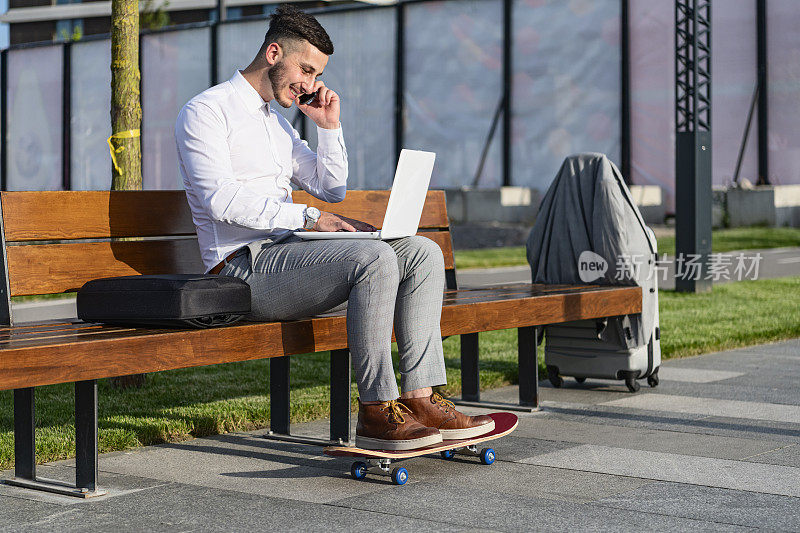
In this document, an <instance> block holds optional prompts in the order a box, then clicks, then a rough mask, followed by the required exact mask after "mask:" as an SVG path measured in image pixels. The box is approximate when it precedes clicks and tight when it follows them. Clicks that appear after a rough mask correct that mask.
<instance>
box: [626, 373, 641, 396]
mask: <svg viewBox="0 0 800 533" xmlns="http://www.w3.org/2000/svg"><path fill="white" fill-rule="evenodd" d="M638 374H639V373H638V372H626V373H625V386H626V387H628V390H629V391H631V392H638V390H639V388H640V386H639V382H638V381H636V377H637V376H638Z"/></svg>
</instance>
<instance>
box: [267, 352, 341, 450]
mask: <svg viewBox="0 0 800 533" xmlns="http://www.w3.org/2000/svg"><path fill="white" fill-rule="evenodd" d="M342 352H344V354H345V355H344V356H343V355H342ZM345 357H346V359H347V387H346V388H347V391H346V394H347V412H346V414H343V413H342V408H341V407H340V406H339V405H338V404H335V403H334V402H333V399H334V398H333V395H334V390H333V389H337V390H338V389H340V388H343V386H342V385H341V382H343V381H344V378H343V373H344V370H343V367H344V362H343V359H344V358H345ZM289 391H290V376H289V356H283V357H273V358H272V359H270V360H269V394H270V413H271V414H270V421H269V433H267V434H266V435H264V438H266V439H271V440H280V441H285V442H297V443H300V444H316V445H323V446H328V445H339V444H341V443H344V442H346V440H345V439H347V440H349V435H348V434H349V432H350V352H349V351H348V350H333V351H331V438H330V439H322V438H318V437H301V436H298V435H292V434H291V433H290V431H289V426H290V424H289V414H290V399H289ZM335 394H336V395H337V401H338V402H341V403H344V401H343V400H342V398H341V397H340V396H341V393H340V392H336V393H335ZM345 424H346V426H345ZM334 425H335V426H336V429H335V431H336V435H344V437H341V440H340V437H335V436H334ZM344 427H346V428H347V429H346V430H345V429H344Z"/></svg>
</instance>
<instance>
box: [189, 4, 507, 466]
mask: <svg viewBox="0 0 800 533" xmlns="http://www.w3.org/2000/svg"><path fill="white" fill-rule="evenodd" d="M331 54H333V44H332V43H331V40H330V37H329V36H328V34H327V33H326V32H325V30H324V29H323V28H322V26H321V25H320V24H319V23H318V22H317V20H316V19H315V18H314V17H312V16H311V15H308V14H306V13H303V12H302V11H299V10H297V9H295V8H292V7H287V6H281V7H279V8H278V11H277V12H276V13H275V14H274V15H273V16H272V18H271V21H270V25H269V30H268V31H267V34H266V37H265V39H264V44H263V45H262V46H261V49H260V50H259V51H258V55H257V56H256V57H255V59H254V60H253V61H252V63H250V65H249V66H248V67H247V68H246V69H244V70H242V71H237V72H236V73H235V74H234V75H233V77H232V78H231V79H230V80H228V81H226V82H224V83H221V84H219V85H217V86H215V87H211V88H210V89H208V90H206V91H204V92H202V93H201V94H199V95H197V96H195V97H194V98H193V99H192V100H191V101H189V103H187V104H186V105H185V106H184V107H183V109H182V110H181V112H180V114H179V115H178V119H177V123H176V125H175V137H176V141H177V146H178V160H179V163H180V172H181V176H182V177H183V184H184V187H185V189H186V196H187V199H188V201H189V205H190V207H191V211H192V217H193V219H194V223H195V226H196V227H197V237H198V242H199V245H200V251H201V254H202V258H203V262H204V263H205V265H206V268H207V269H208V271H209V272H210V273H212V274H222V275H227V276H236V277H238V278H241V279H243V280H245V281H246V282H247V283H249V284H250V287H251V291H252V295H253V302H252V314H251V315H250V318H251V319H253V320H260V321H275V320H292V319H298V318H303V317H308V316H312V315H316V314H319V313H323V312H325V311H328V310H330V309H332V308H335V307H336V306H338V305H341V304H343V303H344V302H347V344H348V347H349V349H350V353H351V355H352V359H353V365H354V367H355V376H356V381H357V383H358V390H359V395H360V399H359V412H358V426H357V429H356V446H359V447H362V448H370V449H387V450H405V449H412V448H419V447H422V446H427V445H429V444H435V443H437V442H440V441H441V440H442V439H443V438H444V439H460V438H469V437H474V436H478V435H482V434H484V433H487V432H489V431H491V430H492V429H493V428H494V421H493V420H492V419H491V418H489V417H488V416H477V417H469V416H465V415H463V414H461V413H459V412H458V411H457V410H456V409H455V407H454V406H453V404H452V403H450V402H449V401H447V400H445V399H444V398H442V397H441V396H439V395H438V394H436V393H434V392H433V391H432V389H431V387H432V386H436V385H442V384H444V383H446V381H447V380H446V377H445V368H444V357H443V353H442V340H441V332H440V327H439V322H440V319H441V313H442V289H443V287H444V260H443V257H442V252H441V250H440V249H439V247H438V245H437V244H436V243H434V242H433V241H431V240H430V239H426V238H424V237H419V236H414V237H408V238H403V239H397V240H392V241H385V242H384V241H379V240H320V241H303V240H301V239H299V238H297V237H296V236H295V235H294V234H293V233H292V230H296V229H299V228H305V229H309V230H311V229H313V230H319V231H374V230H375V228H373V227H372V226H370V225H369V224H366V223H363V222H359V221H356V220H352V219H348V218H345V217H342V216H338V215H335V214H333V213H327V212H320V211H319V210H317V209H315V208H313V207H307V206H305V205H302V204H295V203H292V196H291V192H292V187H291V184H292V183H294V184H295V185H297V186H299V187H301V188H303V189H304V190H306V191H308V192H309V193H310V194H312V195H314V196H315V197H317V198H319V199H321V200H324V201H326V202H339V201H341V200H342V199H344V196H345V191H346V188H347V170H348V168H347V152H346V150H345V144H344V137H343V136H342V129H341V125H340V124H339V105H340V103H339V102H340V100H339V95H338V94H337V93H335V92H334V91H332V90H331V89H329V88H328V87H326V86H325V84H324V83H323V82H322V81H320V80H318V79H316V78H317V77H318V76H320V75H321V74H322V71H323V70H324V69H325V66H326V65H327V63H328V56H330V55H331ZM314 92H317V96H316V98H315V99H314V100H313V101H311V102H310V103H307V104H301V103H300V102H299V101H298V97H300V96H301V95H304V94H311V93H314ZM273 100H275V101H276V102H277V103H278V104H280V105H281V106H283V107H285V108H289V107H291V106H292V104H293V103H294V104H296V105H297V107H298V108H299V109H300V110H301V111H302V112H303V113H304V114H305V115H306V116H308V117H309V118H310V119H311V120H313V121H314V122H315V123H316V125H317V136H318V139H319V144H318V147H317V152H316V153H314V152H313V151H312V150H311V149H309V148H308V145H307V143H306V142H305V141H303V140H302V139H300V136H299V135H298V133H297V131H295V130H294V128H292V126H291V125H290V124H289V122H288V121H287V120H286V119H285V118H283V116H281V115H280V114H279V113H277V112H276V111H275V110H274V109H271V108H270V102H272V101H273ZM393 325H394V331H395V335H396V338H397V345H398V350H399V353H400V376H401V387H402V390H403V394H402V396H401V395H400V394H399V392H398V389H397V382H396V380H395V374H394V369H393V367H392V357H391V336H392V326H393Z"/></svg>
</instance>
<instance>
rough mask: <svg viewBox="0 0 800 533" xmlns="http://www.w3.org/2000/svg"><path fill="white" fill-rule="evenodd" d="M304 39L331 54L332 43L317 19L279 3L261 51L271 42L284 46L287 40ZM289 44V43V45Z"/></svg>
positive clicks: (271, 18)
mask: <svg viewBox="0 0 800 533" xmlns="http://www.w3.org/2000/svg"><path fill="white" fill-rule="evenodd" d="M299 40H306V41H308V42H309V43H311V44H313V45H314V46H316V47H317V48H318V49H319V50H320V52H322V53H323V54H326V55H332V54H333V43H332V42H331V38H330V37H329V36H328V32H326V31H325V28H323V27H322V26H321V25H320V23H319V22H317V19H315V18H314V17H313V16H311V15H309V14H308V13H304V12H302V11H300V10H299V9H297V8H296V7H294V6H290V5H287V4H281V5H280V6H278V9H277V10H276V11H275V13H273V15H272V16H271V17H270V21H269V30H267V34H266V35H265V36H264V44H263V45H262V46H261V49H262V51H263V50H266V48H267V47H268V46H269V45H270V44H272V43H278V44H280V45H281V46H282V47H284V48H286V45H287V44H289V43H287V41H289V42H291V41H299ZM290 46H291V45H290Z"/></svg>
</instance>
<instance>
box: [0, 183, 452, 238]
mask: <svg viewBox="0 0 800 533" xmlns="http://www.w3.org/2000/svg"><path fill="white" fill-rule="evenodd" d="M292 198H293V199H294V201H295V202H297V203H307V204H310V205H315V206H317V207H319V208H320V209H323V210H327V211H332V212H334V213H340V214H342V215H345V216H348V217H350V218H356V219H359V220H364V221H365V222H368V223H370V224H372V225H374V226H377V227H380V225H381V224H382V223H383V214H384V212H385V211H386V205H387V203H388V200H389V191H350V192H348V193H347V197H346V198H345V200H344V201H343V202H341V203H337V204H328V203H326V202H322V201H320V200H317V199H316V198H313V197H312V196H311V195H309V194H308V193H305V192H303V191H298V192H294V193H293V194H292ZM0 199H1V200H2V208H3V225H4V228H5V236H6V241H8V242H16V241H41V240H72V239H103V238H112V237H153V236H178V235H194V234H195V228H194V223H193V222H192V216H191V212H190V211H189V205H188V203H187V202H186V195H185V193H184V192H183V191H24V192H22V191H14V192H3V193H0ZM448 225H449V224H448V222H447V209H446V207H445V197H444V192H443V191H428V197H427V199H426V202H425V209H424V210H423V212H422V220H421V221H420V228H446V227H447V226H448Z"/></svg>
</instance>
